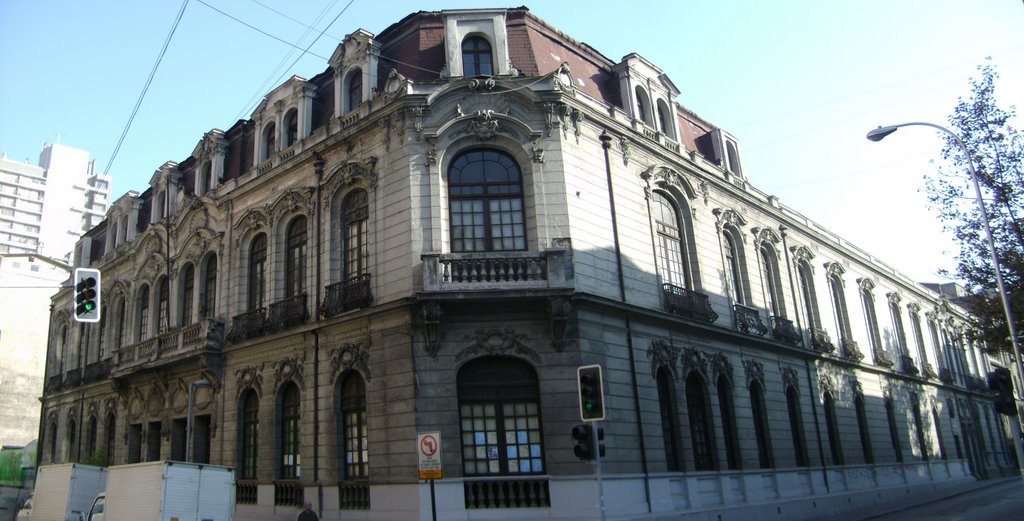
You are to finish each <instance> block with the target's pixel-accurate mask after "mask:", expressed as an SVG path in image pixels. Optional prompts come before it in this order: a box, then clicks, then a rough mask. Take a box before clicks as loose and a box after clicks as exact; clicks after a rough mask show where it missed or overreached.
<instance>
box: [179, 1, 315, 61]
mask: <svg viewBox="0 0 1024 521" xmlns="http://www.w3.org/2000/svg"><path fill="white" fill-rule="evenodd" d="M254 1H255V0H254ZM196 2H199V3H200V4H203V5H205V6H206V7H209V8H210V9H213V10H214V11H217V12H218V13H220V14H222V15H224V16H226V17H228V18H230V19H232V20H234V21H236V22H238V23H240V24H242V25H244V26H246V27H248V28H249V29H252V30H253V31H256V32H258V33H260V34H262V35H263V36H266V37H268V38H272V39H274V40H277V41H279V42H281V43H283V44H285V45H287V46H289V47H294V48H296V49H299V50H302V47H299V46H298V45H295V44H294V43H292V42H289V41H288V40H285V39H283V38H278V37H277V36H274V35H272V34H270V33H268V32H266V31H264V30H263V29H260V28H259V27H256V26H254V25H251V24H249V23H246V22H245V21H243V20H240V19H238V18H235V17H234V16H232V15H230V14H228V13H226V12H224V11H221V10H220V9H217V8H216V7H214V6H212V5H210V4H208V3H206V2H204V1H203V0H196ZM274 12H277V11H274ZM289 20H291V18H289ZM309 54H310V55H312V56H316V57H317V58H320V59H321V60H327V58H325V57H323V56H320V55H319V54H316V53H312V52H311V53H309Z"/></svg>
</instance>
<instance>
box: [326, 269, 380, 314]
mask: <svg viewBox="0 0 1024 521" xmlns="http://www.w3.org/2000/svg"><path fill="white" fill-rule="evenodd" d="M324 290H325V293H326V295H324V301H323V303H321V304H320V315H321V316H323V317H325V318H330V317H333V316H337V315H340V314H342V313H344V312H346V311H352V310H353V309H361V308H365V307H369V305H370V302H371V301H372V300H373V295H371V294H370V274H369V273H364V274H362V275H359V276H356V277H352V278H350V279H348V280H343V281H341V282H335V283H334V284H330V285H328V286H327V287H326V288H324Z"/></svg>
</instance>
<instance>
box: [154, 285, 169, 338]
mask: <svg viewBox="0 0 1024 521" xmlns="http://www.w3.org/2000/svg"><path fill="white" fill-rule="evenodd" d="M158 284H159V288H160V290H159V291H160V293H159V296H158V298H157V308H156V311H157V317H156V321H157V324H159V327H158V328H157V332H158V333H164V332H166V331H167V330H168V329H169V328H170V316H169V315H170V309H171V308H170V299H171V291H170V281H169V280H168V278H167V277H161V279H160V282H159V283H158Z"/></svg>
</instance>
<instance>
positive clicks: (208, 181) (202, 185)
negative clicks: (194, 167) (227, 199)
mask: <svg viewBox="0 0 1024 521" xmlns="http://www.w3.org/2000/svg"><path fill="white" fill-rule="evenodd" d="M212 187H213V165H212V164H211V163H210V162H209V161H204V162H203V166H202V167H200V168H199V176H198V178H197V179H196V195H203V194H205V193H206V192H209V191H210V188H212Z"/></svg>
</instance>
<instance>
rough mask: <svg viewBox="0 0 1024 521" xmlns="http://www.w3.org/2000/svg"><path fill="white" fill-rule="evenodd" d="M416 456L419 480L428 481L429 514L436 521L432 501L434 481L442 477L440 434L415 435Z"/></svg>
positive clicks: (434, 506)
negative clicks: (418, 462) (418, 461)
mask: <svg viewBox="0 0 1024 521" xmlns="http://www.w3.org/2000/svg"><path fill="white" fill-rule="evenodd" d="M416 454H417V455H418V456H419V460H420V465H419V478H420V479H425V480H427V481H430V514H431V519H433V521H437V502H436V501H435V500H434V480H436V479H441V478H443V477H444V469H443V468H442V466H441V433H440V432H438V431H434V432H421V433H419V434H417V435H416Z"/></svg>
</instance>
